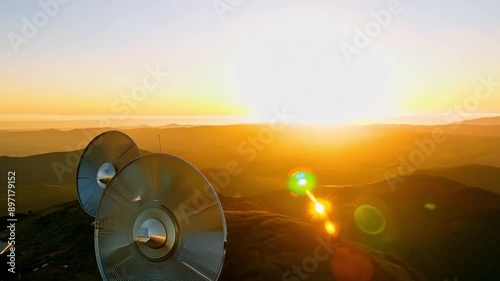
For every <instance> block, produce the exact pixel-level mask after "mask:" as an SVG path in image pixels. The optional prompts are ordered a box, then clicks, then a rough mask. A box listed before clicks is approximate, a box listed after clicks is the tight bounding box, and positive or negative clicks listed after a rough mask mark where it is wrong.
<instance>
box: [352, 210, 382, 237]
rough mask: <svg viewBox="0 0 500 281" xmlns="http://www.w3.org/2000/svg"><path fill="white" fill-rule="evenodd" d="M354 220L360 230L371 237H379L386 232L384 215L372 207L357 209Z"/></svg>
mask: <svg viewBox="0 0 500 281" xmlns="http://www.w3.org/2000/svg"><path fill="white" fill-rule="evenodd" d="M354 220H355V221H356V225H357V226H358V228H359V230H361V231H363V232H364V233H367V234H370V235H377V234H380V233H382V232H383V231H384V230H385V224H386V223H385V217H384V215H383V214H382V212H381V211H379V210H378V209H377V208H375V207H373V206H371V205H361V206H359V207H358V208H356V211H354Z"/></svg>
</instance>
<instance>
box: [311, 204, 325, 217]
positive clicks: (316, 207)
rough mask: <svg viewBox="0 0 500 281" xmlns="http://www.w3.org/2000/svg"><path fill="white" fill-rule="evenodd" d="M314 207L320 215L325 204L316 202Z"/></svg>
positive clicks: (323, 211)
mask: <svg viewBox="0 0 500 281" xmlns="http://www.w3.org/2000/svg"><path fill="white" fill-rule="evenodd" d="M314 208H315V209H316V212H317V213H318V214H320V215H323V214H324V213H325V206H323V204H321V203H316V205H315V207H314Z"/></svg>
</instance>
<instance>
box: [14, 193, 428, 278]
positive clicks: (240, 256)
mask: <svg viewBox="0 0 500 281" xmlns="http://www.w3.org/2000/svg"><path fill="white" fill-rule="evenodd" d="M226 220H227V225H228V245H227V254H226V261H225V264H224V268H223V272H222V277H221V279H220V280H234V281H236V280H238V281H239V280H242V281H245V280H281V278H282V275H283V274H284V273H286V272H287V271H289V270H291V269H292V267H293V266H294V265H298V266H301V265H302V264H303V262H304V260H305V259H306V258H309V257H311V256H314V251H315V249H316V248H318V247H323V249H324V251H322V252H321V253H322V255H327V256H328V257H327V259H326V260H323V261H320V262H318V268H317V269H316V270H314V271H313V272H309V273H307V274H308V280H334V278H333V277H332V276H333V275H334V274H340V275H339V276H347V277H349V278H354V277H355V276H357V274H358V270H359V268H358V269H357V270H352V269H353V267H354V266H365V267H366V273H368V274H371V276H372V277H373V279H372V280H373V281H382V280H394V281H396V280H416V281H420V280H426V279H425V278H423V277H422V276H420V274H418V273H417V272H416V271H414V270H413V269H412V268H411V267H409V266H408V265H406V264H405V263H404V262H403V261H401V260H399V259H398V258H396V257H394V256H391V255H388V254H384V253H381V252H378V251H375V250H373V249H370V248H368V247H366V246H362V245H358V244H353V243H350V242H348V241H343V240H341V241H330V240H329V239H328V238H327V237H326V236H325V234H324V233H322V232H321V231H317V229H315V228H313V227H312V226H311V225H309V224H306V223H304V222H301V221H299V220H296V219H292V218H289V217H286V216H282V215H274V214H271V213H268V212H241V211H236V212H231V211H229V212H226ZM92 221H93V219H92V218H91V217H90V216H88V215H87V214H86V213H85V212H84V211H83V210H82V209H81V208H80V206H79V204H78V203H77V202H71V203H67V204H64V205H59V206H56V207H53V208H50V209H47V210H44V211H41V212H39V213H36V214H33V215H31V216H27V217H25V218H24V219H23V220H22V222H20V223H19V224H18V228H17V231H18V236H17V241H18V247H17V251H18V253H22V254H20V256H19V258H18V270H19V272H21V273H22V277H23V280H35V281H36V280H96V281H97V280H101V278H100V275H99V273H98V270H97V264H96V261H95V255H94V244H93V227H92V225H91V224H92ZM58 233H64V235H56V234H58ZM327 244H328V245H327ZM336 247H338V248H336ZM335 248H336V249H335ZM359 258H362V260H363V261H362V262H361V261H359ZM332 262H333V264H332ZM335 263H338V266H337V267H335ZM44 264H47V266H45V267H43V268H41V266H42V265H44ZM332 267H333V268H334V269H335V270H334V272H336V273H332V270H333V269H332ZM36 268H38V270H36V271H33V270H34V269H36ZM290 276H291V275H290ZM353 276H354V277H353ZM290 280H294V279H290ZM344 280H355V279H344Z"/></svg>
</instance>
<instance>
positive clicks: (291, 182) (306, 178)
mask: <svg viewBox="0 0 500 281" xmlns="http://www.w3.org/2000/svg"><path fill="white" fill-rule="evenodd" d="M315 186H316V177H315V176H314V175H313V174H312V173H309V172H304V171H298V172H295V173H294V174H293V175H292V176H291V177H290V178H289V179H288V188H289V189H290V191H291V192H293V193H295V194H297V195H304V194H306V191H308V190H309V191H311V190H313V189H314V187H315Z"/></svg>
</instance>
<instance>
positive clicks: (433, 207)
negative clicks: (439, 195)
mask: <svg viewBox="0 0 500 281" xmlns="http://www.w3.org/2000/svg"><path fill="white" fill-rule="evenodd" d="M425 208H426V209H428V210H431V211H434V210H436V205H435V204H432V203H427V204H425Z"/></svg>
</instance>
